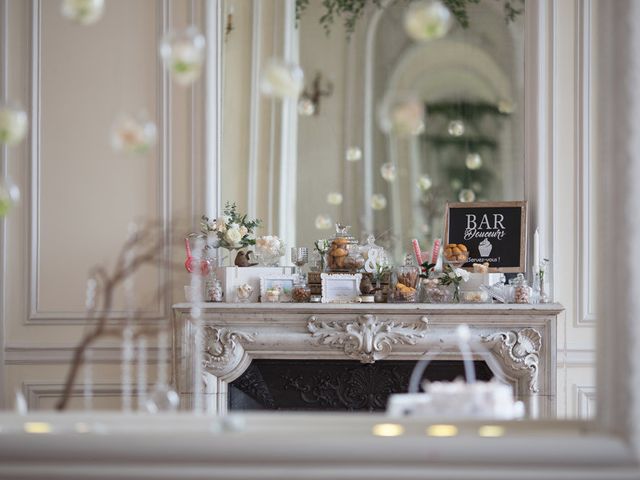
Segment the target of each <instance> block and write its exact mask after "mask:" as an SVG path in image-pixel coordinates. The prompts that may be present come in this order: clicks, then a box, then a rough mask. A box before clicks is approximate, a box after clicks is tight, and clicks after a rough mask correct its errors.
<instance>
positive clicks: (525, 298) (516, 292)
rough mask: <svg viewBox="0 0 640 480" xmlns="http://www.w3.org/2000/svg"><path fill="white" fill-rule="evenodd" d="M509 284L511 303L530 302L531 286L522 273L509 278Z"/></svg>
mask: <svg viewBox="0 0 640 480" xmlns="http://www.w3.org/2000/svg"><path fill="white" fill-rule="evenodd" d="M509 285H510V286H511V287H512V291H513V303H531V287H530V286H529V283H528V282H527V279H526V278H524V275H523V274H522V273H519V274H518V275H517V276H516V278H512V279H511V280H509Z"/></svg>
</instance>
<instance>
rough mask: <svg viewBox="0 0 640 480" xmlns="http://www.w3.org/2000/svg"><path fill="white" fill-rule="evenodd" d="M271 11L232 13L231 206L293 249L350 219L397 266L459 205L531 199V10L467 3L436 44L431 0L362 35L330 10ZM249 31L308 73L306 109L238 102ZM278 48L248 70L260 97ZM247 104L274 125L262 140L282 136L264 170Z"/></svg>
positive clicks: (285, 6) (296, 6)
mask: <svg viewBox="0 0 640 480" xmlns="http://www.w3.org/2000/svg"><path fill="white" fill-rule="evenodd" d="M259 3H260V4H261V5H260V6H259V7H258V8H256V4H255V3H254V4H253V7H252V6H251V4H250V3H249V2H237V1H236V2H234V1H233V0H227V2H226V9H227V11H231V12H232V13H233V15H234V16H235V17H237V18H236V20H235V25H236V26H237V27H238V28H237V30H238V31H234V32H232V33H231V34H230V35H229V36H228V39H227V42H226V51H225V55H226V60H225V65H226V66H230V70H229V71H227V72H225V91H224V93H223V94H224V98H225V105H224V116H225V119H230V122H231V123H227V122H226V121H225V127H224V128H225V132H224V137H223V149H224V151H225V155H223V161H222V166H221V168H222V179H223V181H222V191H221V197H222V200H223V201H225V200H230V201H240V202H241V203H242V202H243V201H244V199H245V198H247V201H248V202H249V205H248V206H247V209H248V210H249V211H253V212H254V213H256V214H259V215H261V216H263V217H264V219H266V220H267V221H266V225H267V228H269V229H270V230H271V231H270V232H269V233H274V234H279V235H281V236H284V237H285V238H286V239H287V242H288V243H290V244H291V243H296V244H300V245H312V244H313V242H314V241H315V240H316V239H318V238H326V237H328V236H330V235H332V230H333V226H334V224H335V223H336V222H342V223H346V224H348V225H351V226H352V232H353V233H354V235H355V236H356V237H359V238H361V239H364V238H366V236H367V235H368V234H369V233H373V234H374V235H376V237H377V238H378V239H379V243H382V244H385V246H387V247H389V248H391V249H392V250H393V251H394V252H395V256H396V260H398V259H399V257H400V255H401V252H402V251H404V250H406V249H407V247H408V245H409V243H410V239H411V238H418V239H420V240H421V242H422V243H424V244H425V245H427V244H429V243H430V242H431V241H432V240H433V239H434V238H438V237H441V236H442V229H443V214H444V208H445V204H446V202H447V201H474V200H477V201H481V200H496V201H497V200H521V199H523V198H524V190H525V189H524V185H525V179H524V171H525V168H524V157H525V153H524V152H525V145H524V118H525V116H524V110H525V93H524V71H525V65H524V63H525V62H524V58H525V46H524V37H525V35H524V25H525V21H524V17H525V12H524V3H520V2H515V5H516V6H518V7H520V8H521V10H520V11H518V12H515V13H512V14H511V15H508V14H507V13H506V12H505V9H504V5H503V4H502V2H496V1H493V0H484V1H481V2H480V3H479V4H477V5H468V6H467V8H466V10H465V11H464V15H465V16H466V18H467V21H466V22H465V21H464V20H463V19H461V17H459V16H456V15H451V17H450V19H449V22H450V27H449V29H448V31H447V33H446V34H445V35H442V36H440V38H430V39H428V40H425V41H420V40H416V39H415V38H412V37H411V34H412V33H411V31H410V27H407V25H406V23H407V21H408V17H407V15H408V13H407V12H408V11H410V9H411V7H412V5H415V4H416V3H418V4H419V2H407V1H393V0H390V1H383V2H380V4H379V5H377V6H376V5H374V2H371V4H369V5H367V7H366V8H365V10H364V12H363V13H362V15H360V16H359V17H358V19H357V21H356V22H355V25H354V26H353V27H352V28H350V27H346V26H345V25H344V24H343V19H342V18H340V17H336V18H334V21H333V22H332V23H331V24H330V25H329V24H327V22H323V21H322V17H323V15H325V14H326V7H325V6H324V4H323V2H320V1H311V2H295V1H291V2H280V4H279V5H278V4H277V3H276V4H272V3H271V2H265V3H262V2H259ZM302 5H304V8H301V6H302ZM270 7H273V10H274V11H273V12H272V11H271V8H270ZM409 15H411V14H410V13H409ZM257 16H260V17H261V18H258V17H257ZM265 16H268V18H266V19H265V18H264V17H265ZM296 17H298V18H297V19H296ZM409 20H410V17H409ZM243 27H246V28H247V30H248V31H247V32H245V33H244V34H245V35H248V34H249V31H251V33H250V34H251V36H252V37H253V38H254V42H255V38H256V37H257V38H262V39H265V38H266V39H268V40H269V41H270V42H271V43H272V45H271V46H272V47H273V50H272V53H273V55H271V56H272V57H279V58H284V59H285V60H287V61H290V62H294V63H297V64H299V65H300V66H301V67H302V69H303V71H304V74H305V80H304V84H305V88H304V92H303V94H302V96H301V97H300V98H299V99H298V100H297V101H292V100H285V101H284V102H282V101H273V100H267V99H264V98H263V97H259V96H258V95H259V92H254V97H253V98H245V99H240V98H237V97H238V95H237V93H236V88H235V87H234V88H233V92H232V91H231V85H236V82H234V76H235V75H239V74H240V70H239V69H240V67H238V66H237V65H235V63H234V61H233V60H232V56H237V55H241V54H242V53H244V54H246V53H249V52H246V51H245V52H240V51H238V50H237V49H235V48H234V46H233V35H234V34H238V35H243V32H240V31H239V30H240V29H241V28H243ZM256 29H259V31H256ZM265 30H268V31H265ZM414 35H415V34H414ZM435 37H438V35H435ZM268 43H269V42H266V43H263V44H262V48H254V49H253V51H252V52H251V53H252V54H253V59H252V64H251V65H248V64H245V65H244V67H242V68H244V69H245V72H246V69H249V68H251V69H252V70H253V77H254V85H253V86H254V87H255V86H256V85H255V82H256V81H258V79H257V76H258V75H259V73H260V71H261V69H263V68H264V65H265V63H266V62H267V61H268V58H269V56H270V55H269V53H268V52H267V51H268V49H269V45H268ZM254 46H255V43H254ZM256 55H257V56H258V58H256ZM244 58H247V57H244ZM248 77H250V76H248ZM247 87H249V85H247ZM243 102H244V103H243ZM243 107H244V108H249V109H250V110H251V114H255V113H258V120H260V119H262V120H264V121H265V122H266V123H269V122H272V121H273V122H275V124H274V125H270V126H269V127H267V125H264V126H263V127H262V128H261V129H260V128H258V130H257V131H256V132H254V134H255V135H256V137H255V138H257V139H258V140H260V138H261V136H268V135H269V134H271V136H272V139H271V142H270V143H269V144H268V145H267V144H264V143H263V144H262V145H264V147H265V148H263V149H262V150H263V151H259V152H255V154H254V157H255V158H254V159H253V160H252V152H250V151H249V148H248V147H246V148H245V149H244V150H243V149H242V147H241V146H234V145H238V140H239V138H238V136H239V133H238V129H239V128H241V127H242V124H241V120H239V111H241V110H242V108H243ZM269 109H271V110H272V113H273V114H272V116H270V117H269V116H267V114H266V111H267V110H269ZM256 110H260V111H258V112H256ZM234 118H235V119H236V123H235V125H234V124H233V122H234V120H233V119H234ZM254 123H255V120H254ZM246 127H248V128H247V131H249V132H251V131H252V129H255V128H256V127H255V125H246V122H245V128H246ZM225 142H233V143H232V145H224V143H225ZM269 150H271V151H269ZM245 155H246V157H245ZM238 157H240V158H239V159H238ZM245 158H248V160H247V161H246V162H245V160H244V159H245ZM252 162H253V163H252ZM227 179H228V180H229V181H227ZM247 189H252V193H251V194H245V193H244V192H246V190H247ZM252 195H253V197H252Z"/></svg>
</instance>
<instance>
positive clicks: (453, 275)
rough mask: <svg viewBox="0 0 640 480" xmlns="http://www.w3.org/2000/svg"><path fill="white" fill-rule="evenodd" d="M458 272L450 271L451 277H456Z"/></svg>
mask: <svg viewBox="0 0 640 480" xmlns="http://www.w3.org/2000/svg"><path fill="white" fill-rule="evenodd" d="M456 277H457V275H456V272H449V278H456Z"/></svg>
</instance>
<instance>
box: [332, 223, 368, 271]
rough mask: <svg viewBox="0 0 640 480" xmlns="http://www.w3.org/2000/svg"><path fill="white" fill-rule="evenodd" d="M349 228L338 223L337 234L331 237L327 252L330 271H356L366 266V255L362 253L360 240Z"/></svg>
mask: <svg viewBox="0 0 640 480" xmlns="http://www.w3.org/2000/svg"><path fill="white" fill-rule="evenodd" d="M349 228H350V227H348V226H345V225H340V224H337V225H336V234H335V236H334V237H333V238H332V239H331V242H330V246H329V251H328V252H327V270H328V271H329V272H346V273H355V272H357V271H358V270H360V269H361V268H362V267H363V266H364V257H363V256H362V254H361V253H360V247H359V245H358V241H357V240H356V239H355V238H354V237H353V236H352V235H350V234H349Z"/></svg>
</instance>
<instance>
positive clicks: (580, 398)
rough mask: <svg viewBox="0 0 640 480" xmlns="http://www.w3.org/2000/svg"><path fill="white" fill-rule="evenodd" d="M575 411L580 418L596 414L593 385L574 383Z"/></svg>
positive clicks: (591, 416)
mask: <svg viewBox="0 0 640 480" xmlns="http://www.w3.org/2000/svg"><path fill="white" fill-rule="evenodd" d="M574 392H575V395H576V407H575V409H576V411H577V412H578V416H579V417H580V418H585V419H587V418H593V417H595V414H596V388H595V387H594V386H585V385H574Z"/></svg>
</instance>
